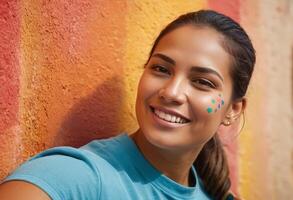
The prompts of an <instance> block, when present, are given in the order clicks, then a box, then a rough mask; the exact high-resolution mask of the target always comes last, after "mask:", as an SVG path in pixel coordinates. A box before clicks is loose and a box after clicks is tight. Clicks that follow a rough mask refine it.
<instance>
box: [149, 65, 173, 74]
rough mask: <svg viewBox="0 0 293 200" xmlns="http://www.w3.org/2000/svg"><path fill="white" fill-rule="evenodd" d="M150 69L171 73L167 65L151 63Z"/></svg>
mask: <svg viewBox="0 0 293 200" xmlns="http://www.w3.org/2000/svg"><path fill="white" fill-rule="evenodd" d="M151 69H152V70H153V71H154V72H156V73H161V74H167V75H171V73H170V71H169V69H168V68H167V67H164V66H162V65H153V66H152V67H151Z"/></svg>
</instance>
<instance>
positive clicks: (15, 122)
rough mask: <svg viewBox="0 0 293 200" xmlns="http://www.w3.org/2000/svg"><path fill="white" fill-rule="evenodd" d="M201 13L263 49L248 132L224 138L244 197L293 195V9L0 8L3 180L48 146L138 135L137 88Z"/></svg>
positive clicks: (122, 4) (248, 1)
mask: <svg viewBox="0 0 293 200" xmlns="http://www.w3.org/2000/svg"><path fill="white" fill-rule="evenodd" d="M201 8H211V9H215V10H218V11H221V12H223V13H225V14H227V15H229V16H231V17H232V18H233V19H235V20H237V21H238V22H239V23H240V24H242V25H243V26H244V27H245V29H246V30H247V31H248V33H249V34H250V36H251V38H252V40H253V43H254V45H255V47H256V50H257V66H256V70H255V74H254V77H253V80H252V84H251V87H250V90H249V93H248V98H249V102H248V110H247V112H246V120H245V122H246V123H245V128H244V130H243V131H242V132H241V134H240V135H239V136H238V137H237V136H236V137H235V138H234V139H233V137H231V136H229V137H227V136H226V135H229V132H228V133H227V132H226V133H224V132H223V133H221V135H222V138H223V142H224V143H225V146H226V151H227V153H228V157H229V163H230V168H231V178H232V182H233V185H232V188H233V191H234V192H235V193H237V194H239V195H240V196H241V197H242V198H243V199H248V200H249V199H251V200H254V199H290V198H291V197H292V196H293V123H292V120H293V116H292V110H293V98H292V97H293V84H292V83H293V82H292V79H293V72H292V71H293V70H292V68H293V64H292V63H293V53H292V52H293V26H292V21H293V1H290V0H278V1H273V0H266V1H264V0H257V1H254V0H245V1H240V0H235V1H229V0H217V1H216V0H193V1H192V0H185V1H181V0H180V1H179V0H177V1H175V0H172V1H170V0H169V1H167V0H162V1H159V2H158V1H156V0H143V1H142V0H128V1H127V0H125V1H108V0H100V1H95V0H83V1H79V0H74V1H70V3H69V1H58V0H51V1H48V0H43V1H39V0H2V1H0V179H2V178H4V177H5V176H7V174H8V173H9V172H11V171H12V170H13V169H14V168H15V167H16V166H17V165H19V164H20V163H22V162H23V161H25V160H26V159H27V158H28V157H29V156H32V155H34V154H36V153H38V152H40V151H42V150H44V149H46V148H49V147H52V146H56V145H72V146H80V145H82V144H85V143H87V142H88V141H90V140H92V139H95V138H104V137H110V136H112V135H115V134H117V133H119V132H121V131H127V132H133V131H134V130H135V129H136V128H137V124H136V120H135V114H134V102H135V95H136V86H137V82H138V79H139V76H140V74H141V72H142V69H143V64H144V62H145V61H146V59H147V55H148V52H149V50H150V48H151V44H152V42H153V40H154V38H155V37H156V35H157V34H158V32H159V31H160V30H161V29H162V28H163V26H164V25H165V24H166V23H168V22H169V21H170V20H172V19H174V18H175V17H176V16H178V15H179V14H182V13H184V12H187V11H193V10H198V9H201Z"/></svg>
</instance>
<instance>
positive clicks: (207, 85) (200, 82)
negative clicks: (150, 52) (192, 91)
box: [150, 64, 217, 90]
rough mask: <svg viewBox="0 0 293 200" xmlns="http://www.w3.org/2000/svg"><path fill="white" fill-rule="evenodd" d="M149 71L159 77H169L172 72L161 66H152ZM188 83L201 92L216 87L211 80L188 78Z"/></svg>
mask: <svg viewBox="0 0 293 200" xmlns="http://www.w3.org/2000/svg"><path fill="white" fill-rule="evenodd" d="M150 68H151V70H152V71H153V73H154V74H156V75H159V76H170V75H172V71H171V70H170V69H169V68H168V67H165V66H163V65H158V64H155V65H152V66H151V67H150ZM190 81H191V83H192V85H193V86H194V87H197V88H199V89H202V90H207V89H216V88H217V86H216V84H214V83H213V82H212V81H211V80H209V79H207V78H203V77H193V78H190Z"/></svg>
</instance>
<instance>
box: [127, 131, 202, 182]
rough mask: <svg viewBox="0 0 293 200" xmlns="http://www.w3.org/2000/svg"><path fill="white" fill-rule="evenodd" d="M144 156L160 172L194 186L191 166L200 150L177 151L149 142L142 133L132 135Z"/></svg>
mask: <svg viewBox="0 0 293 200" xmlns="http://www.w3.org/2000/svg"><path fill="white" fill-rule="evenodd" d="M130 137H131V138H132V139H133V141H134V142H135V144H136V145H137V147H138V148H139V150H140V151H141V152H142V154H143V155H144V157H145V158H146V159H147V160H148V161H149V162H150V163H151V164H152V165H153V166H154V167H155V168H156V169H157V170H158V171H160V172H162V173H163V174H164V175H166V176H167V177H169V178H170V179H172V180H174V181H176V182H177V183H179V184H182V185H185V186H194V184H195V180H194V177H193V178H191V177H192V174H191V167H192V165H193V162H194V160H195V159H196V157H197V155H198V153H199V152H200V150H198V151H197V150H193V151H191V150H190V151H185V152H177V151H174V152H172V151H170V150H166V149H162V148H159V147H156V146H154V145H152V144H151V143H149V142H148V141H147V139H146V138H145V137H144V135H143V134H142V133H139V131H137V132H135V133H134V134H132V135H131V136H130Z"/></svg>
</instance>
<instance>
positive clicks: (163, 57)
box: [152, 53, 176, 65]
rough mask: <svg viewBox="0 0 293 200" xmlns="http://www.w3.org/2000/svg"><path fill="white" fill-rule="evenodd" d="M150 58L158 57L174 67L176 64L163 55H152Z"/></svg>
mask: <svg viewBox="0 0 293 200" xmlns="http://www.w3.org/2000/svg"><path fill="white" fill-rule="evenodd" d="M152 57H158V58H161V59H163V60H164V61H166V62H168V63H170V64H172V65H176V62H175V60H173V59H172V58H170V57H169V56H166V55H164V54H161V53H155V54H154V55H152Z"/></svg>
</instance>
